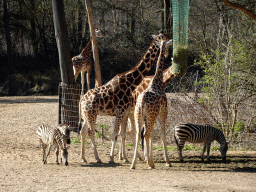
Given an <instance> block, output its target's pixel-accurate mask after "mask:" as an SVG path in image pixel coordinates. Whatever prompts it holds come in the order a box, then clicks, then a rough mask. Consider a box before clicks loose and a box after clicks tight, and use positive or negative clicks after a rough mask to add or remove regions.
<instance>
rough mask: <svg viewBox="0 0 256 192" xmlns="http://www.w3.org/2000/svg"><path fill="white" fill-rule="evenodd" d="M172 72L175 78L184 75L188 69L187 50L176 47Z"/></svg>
mask: <svg viewBox="0 0 256 192" xmlns="http://www.w3.org/2000/svg"><path fill="white" fill-rule="evenodd" d="M172 66H173V72H174V75H175V76H180V75H183V74H184V73H186V71H187V69H188V49H187V48H185V47H182V46H178V47H177V51H176V53H174V55H173V62H172Z"/></svg>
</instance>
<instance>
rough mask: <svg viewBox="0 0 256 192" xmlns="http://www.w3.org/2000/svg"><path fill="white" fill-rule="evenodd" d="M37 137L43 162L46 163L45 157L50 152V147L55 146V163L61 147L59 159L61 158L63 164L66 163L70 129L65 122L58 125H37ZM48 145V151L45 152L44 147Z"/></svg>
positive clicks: (57, 161)
mask: <svg viewBox="0 0 256 192" xmlns="http://www.w3.org/2000/svg"><path fill="white" fill-rule="evenodd" d="M36 133H37V137H38V139H39V142H40V146H41V148H42V150H43V163H44V164H47V157H48V156H49V154H50V151H51V147H52V146H54V147H55V153H56V163H57V165H59V160H58V156H59V149H61V161H62V159H63V161H64V164H65V165H68V151H67V149H68V147H67V146H66V145H67V144H70V129H69V126H67V125H66V124H61V125H58V126H57V127H49V126H47V125H41V126H39V127H38V129H37V131H36ZM47 146H49V147H48V152H47V154H46V148H47Z"/></svg>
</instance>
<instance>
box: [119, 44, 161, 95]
mask: <svg viewBox="0 0 256 192" xmlns="http://www.w3.org/2000/svg"><path fill="white" fill-rule="evenodd" d="M155 41H156V40H153V42H152V43H151V45H150V46H149V48H148V49H147V51H146V53H145V55H144V56H143V57H142V59H141V61H140V62H139V63H137V65H135V66H134V67H133V68H132V69H131V70H129V71H128V72H126V73H123V74H120V75H121V76H122V75H125V76H126V77H127V80H128V82H131V84H132V85H133V86H132V87H131V89H132V91H133V90H134V89H135V88H136V87H137V86H138V85H139V84H140V83H141V81H142V80H143V79H144V77H145V76H146V75H147V74H148V72H149V71H150V69H151V67H152V65H153V63H154V61H155V58H156V56H157V53H158V50H159V46H158V45H157V44H156V43H155Z"/></svg>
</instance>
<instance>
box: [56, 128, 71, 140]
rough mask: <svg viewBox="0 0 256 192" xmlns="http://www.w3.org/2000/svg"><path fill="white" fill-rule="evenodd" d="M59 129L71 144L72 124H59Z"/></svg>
mask: <svg viewBox="0 0 256 192" xmlns="http://www.w3.org/2000/svg"><path fill="white" fill-rule="evenodd" d="M58 128H59V130H60V131H61V133H62V134H63V136H64V138H65V140H66V143H67V144H70V126H69V125H67V124H60V125H58Z"/></svg>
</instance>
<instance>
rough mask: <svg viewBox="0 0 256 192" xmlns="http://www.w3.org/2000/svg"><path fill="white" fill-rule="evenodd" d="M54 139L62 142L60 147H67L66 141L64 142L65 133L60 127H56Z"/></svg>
mask: <svg viewBox="0 0 256 192" xmlns="http://www.w3.org/2000/svg"><path fill="white" fill-rule="evenodd" d="M53 137H54V139H55V140H56V141H57V143H59V144H61V145H60V148H61V149H62V150H64V149H66V148H67V147H66V142H64V135H63V134H62V132H61V131H60V129H58V128H55V129H54V134H53Z"/></svg>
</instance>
